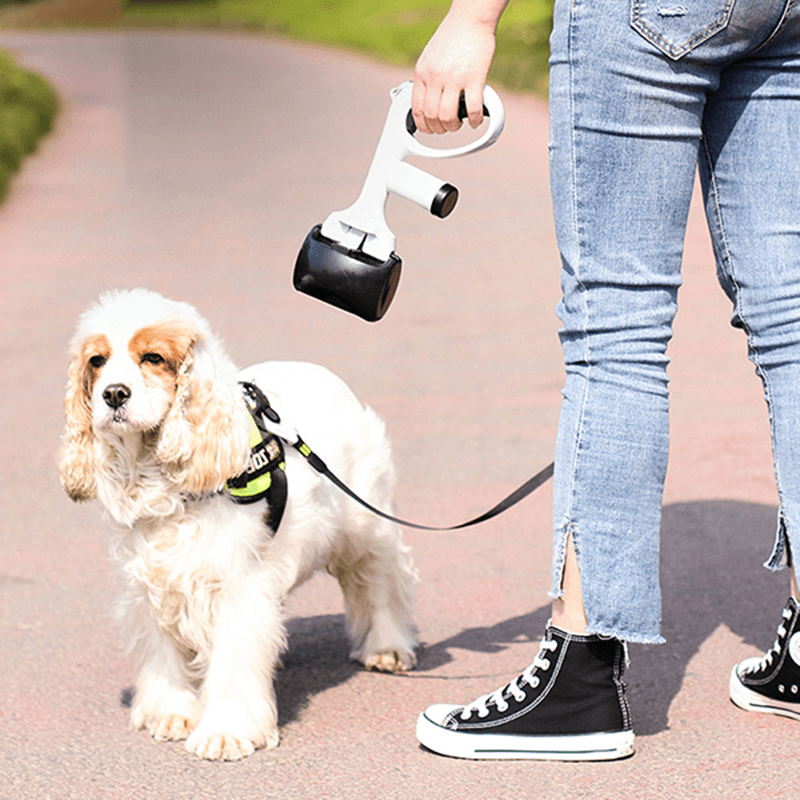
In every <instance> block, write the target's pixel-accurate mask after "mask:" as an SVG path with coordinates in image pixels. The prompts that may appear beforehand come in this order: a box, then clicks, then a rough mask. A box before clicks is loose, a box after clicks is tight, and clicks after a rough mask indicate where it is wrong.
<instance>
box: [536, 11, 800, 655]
mask: <svg viewBox="0 0 800 800" xmlns="http://www.w3.org/2000/svg"><path fill="white" fill-rule="evenodd" d="M551 52H552V56H551V78H550V81H551V85H550V115H551V119H550V125H551V134H550V135H551V143H550V160H551V165H550V166H551V183H552V193H553V203H554V213H555V220H556V232H557V236H558V244H559V248H560V251H561V258H562V287H563V300H562V301H561V303H560V304H559V307H558V313H559V317H560V318H561V320H562V322H563V327H562V329H561V341H562V346H563V350H564V359H565V364H566V372H567V377H566V385H565V388H564V392H563V395H564V397H563V404H562V411H561V419H560V423H559V429H558V441H557V448H556V472H555V488H554V532H555V535H554V545H555V548H554V560H553V587H552V592H551V596H552V597H559V596H561V581H562V574H563V566H564V554H565V547H566V542H567V539H568V537H570V536H571V537H572V541H573V544H574V547H575V551H576V553H577V556H578V564H579V567H580V570H581V582H582V589H583V599H584V605H585V608H586V616H587V621H588V625H589V630H590V631H591V632H592V633H599V634H605V635H609V636H616V637H618V638H620V639H624V640H627V641H633V642H659V641H662V639H661V634H660V625H661V596H660V588H659V576H658V560H659V533H660V523H661V502H662V492H663V484H664V477H665V474H666V469H667V452H668V440H669V418H668V412H669V396H668V378H667V364H668V358H667V353H666V351H667V343H668V341H669V339H670V336H671V330H672V320H673V317H674V314H675V311H676V304H677V294H678V287H679V286H680V283H681V273H680V270H681V259H682V254H683V241H684V233H685V227H686V221H687V217H688V212H689V203H690V199H691V195H692V186H693V182H694V176H695V170H697V169H698V167H699V171H700V178H701V183H702V188H703V193H704V198H705V205H706V214H707V219H708V224H709V228H710V230H711V235H712V238H713V243H714V249H715V254H716V260H717V271H718V275H719V280H720V283H721V285H722V287H723V289H724V290H725V292H726V293H727V294H728V296H729V297H730V299H731V302H732V304H733V319H732V321H733V324H734V325H735V326H737V327H740V328H742V329H743V330H744V332H745V333H746V335H747V340H748V345H749V354H750V357H751V359H752V361H753V362H754V364H755V367H756V371H757V373H758V374H759V375H760V377H761V379H762V381H763V384H764V392H765V396H766V400H767V404H768V408H769V413H770V422H771V430H772V437H773V451H774V460H775V472H776V477H777V485H778V491H779V497H780V509H779V521H778V534H777V538H776V544H775V549H774V551H773V553H772V556H771V557H770V559H769V562H768V566H769V567H771V568H773V569H778V568H780V567H782V566H786V565H787V563H788V560H789V553H790V552H791V550H790V547H789V542H790V541H792V540H794V541H800V540H798V539H796V538H795V537H797V536H798V535H799V534H798V533H797V531H798V530H800V527H798V526H800V3H798V5H797V6H795V4H794V2H793V0H556V3H555V16H554V23H553V34H552V38H551Z"/></svg>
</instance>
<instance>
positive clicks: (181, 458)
mask: <svg viewBox="0 0 800 800" xmlns="http://www.w3.org/2000/svg"><path fill="white" fill-rule="evenodd" d="M71 354H72V362H71V365H70V368H69V376H68V381H67V392H66V399H65V411H66V422H67V424H66V433H65V436H64V446H63V449H62V457H61V481H62V485H63V486H64V489H65V490H66V492H67V493H68V494H69V496H70V497H71V498H72V499H73V500H90V499H92V498H93V497H94V496H95V495H96V491H97V475H96V472H97V467H98V463H97V461H98V459H99V458H101V456H100V452H101V449H102V448H99V447H98V443H99V442H105V443H107V444H109V443H110V444H117V445H122V444H123V443H124V446H125V448H126V450H127V451H128V452H134V453H135V452H137V450H144V449H147V450H148V451H149V452H152V454H153V455H154V457H155V459H156V461H157V462H158V463H159V465H160V466H161V469H162V472H163V474H164V475H165V476H167V477H169V478H170V480H172V481H173V482H174V483H175V484H176V485H177V486H179V487H180V489H181V491H185V492H190V493H201V492H206V491H215V490H217V489H219V488H220V487H221V486H222V485H223V484H224V483H225V481H226V480H227V479H228V478H230V477H232V476H233V475H237V474H239V473H241V472H242V471H243V469H244V465H245V464H246V461H247V454H248V444H247V433H246V431H247V419H246V415H247V410H246V407H245V405H244V403H243V401H242V397H241V392H240V390H239V387H238V385H237V382H236V372H235V368H234V367H233V364H232V363H231V362H230V360H229V359H228V357H227V356H226V355H225V353H224V351H223V349H222V347H221V345H220V343H219V342H217V340H216V338H215V337H214V336H213V335H212V334H211V332H210V331H209V329H208V325H207V323H206V322H205V320H203V319H202V317H200V315H199V314H198V313H197V311H195V309H194V308H192V307H191V306H189V305H187V304H186V303H177V302H174V301H171V300H166V299H165V298H163V297H161V296H160V295H158V294H155V293H153V292H148V291H144V290H134V291H128V292H114V293H110V294H106V295H104V296H103V297H101V298H100V301H99V302H98V303H97V304H96V305H95V306H93V307H92V308H91V309H89V311H87V312H86V313H85V314H84V315H83V316H82V317H81V320H80V323H79V325H78V330H77V332H76V334H75V337H74V339H73V342H72V348H71Z"/></svg>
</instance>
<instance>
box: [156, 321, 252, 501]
mask: <svg viewBox="0 0 800 800" xmlns="http://www.w3.org/2000/svg"><path fill="white" fill-rule="evenodd" d="M247 414H248V411H247V407H246V405H245V403H244V400H243V399H242V392H241V389H240V387H239V385H238V383H237V381H236V371H235V368H234V367H233V364H232V363H231V362H230V360H229V359H228V357H227V356H226V355H225V353H224V352H223V351H222V348H221V346H220V345H219V344H218V343H217V342H216V341H215V340H214V339H213V338H212V337H207V336H202V335H199V334H198V335H197V336H196V337H195V338H194V340H193V342H192V345H191V347H190V348H189V350H188V352H187V353H186V355H185V357H184V359H183V362H182V363H181V365H180V368H179V370H178V374H177V376H176V391H175V399H174V401H173V403H172V406H171V408H170V410H169V411H168V412H167V415H166V417H165V418H164V420H163V422H162V423H161V428H160V431H159V437H158V443H157V445H156V458H157V459H158V461H159V462H160V463H161V464H162V466H163V468H164V469H165V472H166V473H167V474H168V475H169V476H170V477H171V478H172V479H173V480H174V481H175V482H176V483H178V484H179V485H180V486H181V489H182V490H183V491H186V492H189V493H191V494H201V493H203V492H213V491H218V490H219V489H221V488H222V487H223V486H224V485H225V482H226V481H227V480H228V479H229V478H232V477H234V476H236V475H240V474H241V473H242V472H244V470H245V467H246V466H247V460H248V457H249V453H250V445H249V438H248V421H247Z"/></svg>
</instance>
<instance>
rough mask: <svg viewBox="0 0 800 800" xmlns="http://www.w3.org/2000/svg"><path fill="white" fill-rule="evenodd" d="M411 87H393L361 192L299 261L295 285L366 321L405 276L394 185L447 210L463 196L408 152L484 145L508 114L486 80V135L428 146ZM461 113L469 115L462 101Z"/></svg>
mask: <svg viewBox="0 0 800 800" xmlns="http://www.w3.org/2000/svg"><path fill="white" fill-rule="evenodd" d="M411 88H412V82H411V81H407V82H405V83H402V84H400V86H397V87H395V88H394V89H392V91H391V98H392V104H391V106H390V108H389V113H388V115H387V117H386V123H385V124H384V127H383V133H382V134H381V138H380V140H379V142H378V147H377V149H376V150H375V155H374V156H373V159H372V164H371V166H370V168H369V172H368V173H367V177H366V180H365V181H364V186H363V187H362V189H361V194H360V195H359V196H358V199H357V200H356V202H355V203H353V205H351V206H350V207H349V208H346V209H344V210H343V211H334V212H333V213H332V214H330V216H328V218H327V219H326V220H325V222H324V223H323V224H322V225H316V226H315V227H314V229H313V230H312V231H311V233H309V234H308V236H307V237H306V240H305V242H303V247H302V248H301V250H300V253H299V255H298V256H297V262H296V263H295V269H294V287H295V289H298V290H299V291H301V292H305V293H306V294H309V295H311V296H312V297H316V298H317V299H319V300H324V301H325V302H327V303H330V304H331V305H334V306H337V307H338V308H342V309H344V310H345V311H349V312H351V313H353V314H356V315H358V316H359V317H361V318H362V319H365V320H367V321H368V322H374V321H376V320H379V319H380V318H381V317H382V316H383V315H384V314H385V313H386V309H387V308H388V307H389V304H390V303H391V301H392V298H393V297H394V293H395V291H396V289H397V284H398V281H399V280H400V267H401V264H402V262H401V260H400V258H399V257H398V255H397V253H395V252H394V248H395V237H394V234H393V233H392V232H391V231H390V230H389V226H388V225H387V224H386V218H385V215H384V210H385V207H386V200H387V198H388V196H389V192H392V193H393V194H397V195H399V196H400V197H405V198H406V199H407V200H412V201H413V202H415V203H417V204H419V205H421V206H422V207H423V208H425V209H427V210H429V211H430V212H431V214H433V215H434V216H437V217H442V218H444V217H446V216H447V215H448V214H449V213H450V212H451V211H452V210H453V208H454V207H455V204H456V201H457V200H458V189H456V187H455V186H453V185H452V184H449V183H445V182H444V181H441V180H439V178H435V177H434V176H433V175H429V174H428V173H427V172H425V171H424V170H422V169H419V168H418V167H415V166H412V165H411V164H407V163H405V161H404V159H405V158H406V157H407V156H409V155H415V156H425V157H426V158H454V157H455V156H463V155H467V153H475V152H477V151H478V150H483V149H484V148H486V147H489V145H491V144H492V143H493V142H494V141H495V140H496V139H497V137H498V136H499V135H500V133H501V131H502V130H503V123H504V121H505V112H504V110H503V104H502V102H501V100H500V98H499V97H498V95H497V93H496V92H495V91H494V89H492V88H491V87H490V86H486V87H485V89H484V93H483V103H484V105H483V113H484V115H486V116H487V117H488V118H489V124H488V127H487V129H486V130H485V131H484V132H483V133H482V134H481V136H480V137H479V138H477V139H476V140H475V141H473V142H470V143H469V144H465V145H462V146H461V147H454V148H451V149H438V148H434V147H427V146H426V145H424V144H422V143H421V142H420V141H419V140H417V139H416V138H415V136H414V134H415V133H416V130H417V129H416V125H415V124H414V118H413V116H412V114H411ZM459 117H460V118H462V119H463V118H464V117H466V109H465V108H464V107H463V104H462V107H461V109H460V111H459Z"/></svg>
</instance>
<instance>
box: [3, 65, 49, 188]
mask: <svg viewBox="0 0 800 800" xmlns="http://www.w3.org/2000/svg"><path fill="white" fill-rule="evenodd" d="M57 110H58V98H57V97H56V94H55V92H54V91H53V89H52V88H51V87H50V85H49V84H48V83H47V81H45V80H44V79H43V78H42V77H41V76H39V75H36V74H35V73H32V72H27V71H26V70H23V69H20V68H19V67H18V66H17V64H16V63H15V62H14V60H13V59H12V58H11V56H10V55H9V54H8V53H5V52H3V51H0V199H2V198H3V197H4V196H5V194H6V192H7V191H8V186H9V181H10V178H11V176H12V175H13V174H14V173H15V172H16V171H17V170H18V169H19V167H20V164H21V163H22V160H23V159H24V158H25V156H26V155H28V154H29V153H32V152H33V151H34V150H35V149H36V145H37V144H38V142H39V139H40V138H41V137H42V136H44V135H45V134H46V133H47V132H48V131H49V130H50V128H51V127H52V124H53V119H54V118H55V115H56V112H57Z"/></svg>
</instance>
